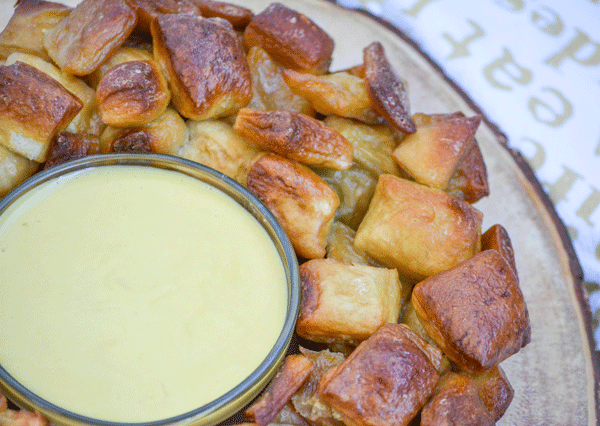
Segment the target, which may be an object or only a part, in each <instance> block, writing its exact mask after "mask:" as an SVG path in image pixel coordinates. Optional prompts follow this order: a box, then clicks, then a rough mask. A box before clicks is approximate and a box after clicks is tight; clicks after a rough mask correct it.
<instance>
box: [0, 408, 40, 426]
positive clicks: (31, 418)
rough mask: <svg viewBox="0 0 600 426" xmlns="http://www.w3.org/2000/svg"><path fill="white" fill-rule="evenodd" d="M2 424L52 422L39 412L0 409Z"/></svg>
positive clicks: (33, 425) (23, 425)
mask: <svg viewBox="0 0 600 426" xmlns="http://www.w3.org/2000/svg"><path fill="white" fill-rule="evenodd" d="M0 425H2V426H50V422H49V421H48V420H47V419H46V418H45V417H44V416H43V415H42V414H41V413H39V412H37V411H36V412H31V411H27V410H11V409H4V410H0Z"/></svg>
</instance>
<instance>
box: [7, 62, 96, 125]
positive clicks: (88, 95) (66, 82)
mask: <svg viewBox="0 0 600 426" xmlns="http://www.w3.org/2000/svg"><path fill="white" fill-rule="evenodd" d="M17 61H19V62H23V63H25V64H27V65H31V66H32V67H34V68H36V69H38V70H39V71H41V72H43V73H44V74H46V75H48V76H49V77H51V78H53V79H54V80H56V81H57V82H58V83H60V84H61V85H62V86H64V88H65V89H67V90H68V91H69V92H71V93H72V94H73V95H74V96H75V97H77V98H78V99H79V100H80V101H81V102H82V104H83V105H82V108H81V110H80V111H79V112H78V113H77V115H76V116H75V117H74V118H73V119H72V120H71V122H70V123H69V125H68V126H67V127H66V129H65V131H67V132H70V133H84V134H92V135H99V134H100V132H101V130H102V129H103V128H104V123H102V119H101V117H100V111H99V110H98V104H97V103H96V95H95V92H94V89H92V88H91V87H89V86H88V85H87V84H86V83H85V82H84V81H83V80H81V79H80V78H77V77H75V76H73V75H71V74H68V73H66V72H64V71H62V70H61V69H60V68H58V67H56V66H54V65H53V64H51V63H50V62H48V61H45V60H43V59H41V58H39V57H37V56H35V55H28V54H24V53H13V54H12V55H10V56H9V57H8V58H7V59H6V65H10V64H13V63H15V62H17Z"/></svg>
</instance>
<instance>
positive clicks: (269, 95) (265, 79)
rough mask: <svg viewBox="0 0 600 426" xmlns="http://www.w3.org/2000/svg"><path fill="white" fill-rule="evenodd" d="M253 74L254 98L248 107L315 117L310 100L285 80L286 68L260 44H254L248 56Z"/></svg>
mask: <svg viewBox="0 0 600 426" xmlns="http://www.w3.org/2000/svg"><path fill="white" fill-rule="evenodd" d="M246 59H247V60H248V65H249V66H250V74H251V75H252V100H251V101H250V103H249V104H248V108H250V109H255V110H261V111H267V110H272V111H276V110H286V111H292V112H301V113H302V114H306V115H308V116H311V117H314V116H315V111H314V109H313V108H312V106H311V105H310V102H308V100H306V99H305V98H303V97H302V96H299V95H296V94H295V93H294V92H292V91H291V90H290V88H289V86H288V85H287V84H286V83H285V81H284V80H283V70H284V68H283V67H282V66H281V65H279V64H278V63H277V62H275V61H273V60H272V59H271V57H270V56H269V54H268V53H267V52H265V51H264V49H263V48H261V47H260V46H252V47H251V48H250V50H249V51H248V55H247V56H246Z"/></svg>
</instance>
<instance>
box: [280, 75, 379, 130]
mask: <svg viewBox="0 0 600 426" xmlns="http://www.w3.org/2000/svg"><path fill="white" fill-rule="evenodd" d="M283 79H284V81H285V82H286V84H287V85H288V86H289V87H290V89H291V90H292V92H294V93H296V94H298V95H300V96H303V97H304V98H306V99H308V100H309V101H310V103H311V104H312V106H313V108H314V109H315V110H316V111H317V112H318V113H320V114H323V115H338V116H341V117H347V118H354V119H356V120H360V121H362V122H365V123H369V124H381V123H382V122H384V120H383V118H382V117H381V116H380V115H379V114H377V112H375V110H374V109H373V105H372V103H371V98H370V97H369V94H368V93H367V86H366V85H365V81H364V79H362V78H360V77H356V76H354V75H352V74H349V73H347V72H343V71H341V72H336V73H333V74H325V75H313V74H309V73H305V72H298V71H294V70H292V69H286V70H285V71H284V72H283Z"/></svg>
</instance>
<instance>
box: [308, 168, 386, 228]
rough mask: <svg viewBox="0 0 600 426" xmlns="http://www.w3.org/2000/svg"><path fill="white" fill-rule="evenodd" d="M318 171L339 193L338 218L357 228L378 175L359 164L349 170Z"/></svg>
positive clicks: (323, 169) (367, 205) (336, 215)
mask: <svg viewBox="0 0 600 426" xmlns="http://www.w3.org/2000/svg"><path fill="white" fill-rule="evenodd" d="M315 173H317V174H318V175H319V176H320V177H321V178H322V179H323V180H324V181H325V182H327V184H328V185H329V186H331V187H332V188H333V190H334V191H335V192H336V194H337V195H338V198H339V199H340V205H339V206H338V208H337V210H336V212H335V218H336V220H339V221H340V222H342V223H344V224H346V225H348V226H349V227H350V228H352V229H354V230H356V229H357V228H358V225H360V222H361V221H362V220H363V218H364V216H365V214H366V212H367V209H368V208H369V202H370V201H371V198H372V197H373V194H374V192H375V187H376V186H377V176H376V175H375V174H373V173H371V172H370V171H369V170H366V169H364V168H363V167H361V166H358V165H355V164H354V165H352V167H350V168H349V169H347V170H334V169H325V168H322V169H317V170H315Z"/></svg>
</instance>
